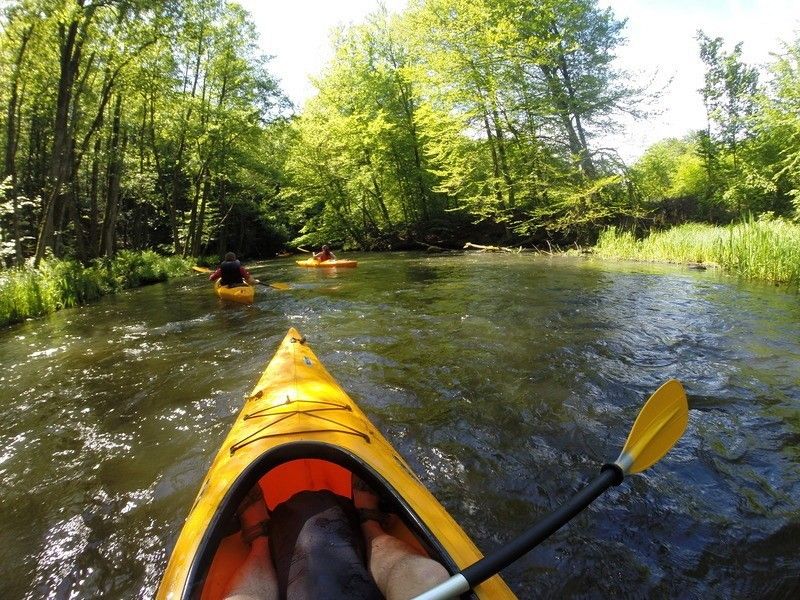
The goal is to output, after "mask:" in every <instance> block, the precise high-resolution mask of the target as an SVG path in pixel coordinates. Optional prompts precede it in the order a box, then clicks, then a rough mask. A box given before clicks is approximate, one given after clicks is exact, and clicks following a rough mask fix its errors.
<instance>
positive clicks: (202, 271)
mask: <svg viewBox="0 0 800 600" xmlns="http://www.w3.org/2000/svg"><path fill="white" fill-rule="evenodd" d="M192 271H195V272H196V273H211V269H207V268H206V267H197V266H195V267H192Z"/></svg>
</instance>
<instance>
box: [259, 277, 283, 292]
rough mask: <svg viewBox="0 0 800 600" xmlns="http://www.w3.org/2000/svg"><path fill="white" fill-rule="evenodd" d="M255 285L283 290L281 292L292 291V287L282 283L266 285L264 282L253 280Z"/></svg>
mask: <svg viewBox="0 0 800 600" xmlns="http://www.w3.org/2000/svg"><path fill="white" fill-rule="evenodd" d="M253 283H256V284H258V285H263V286H264V287H271V288H273V289H276V290H281V291H286V290H290V289H292V286H290V285H289V284H288V283H282V282H275V283H270V284H266V283H264V282H262V281H259V280H258V279H253Z"/></svg>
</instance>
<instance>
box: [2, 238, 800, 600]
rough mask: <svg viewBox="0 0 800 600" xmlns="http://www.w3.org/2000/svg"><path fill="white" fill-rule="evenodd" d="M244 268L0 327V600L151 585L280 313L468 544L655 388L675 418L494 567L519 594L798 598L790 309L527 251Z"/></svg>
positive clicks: (516, 515)
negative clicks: (678, 418) (677, 429)
mask: <svg viewBox="0 0 800 600" xmlns="http://www.w3.org/2000/svg"><path fill="white" fill-rule="evenodd" d="M295 258H296V257H290V258H287V259H280V260H278V261H270V262H267V263H257V264H249V265H247V266H248V267H249V268H251V271H252V272H253V274H254V275H255V276H256V277H258V278H259V279H260V280H261V281H263V282H265V283H271V282H285V283H288V284H289V288H290V289H288V290H277V289H272V288H271V289H266V288H263V287H259V289H258V290H257V292H256V297H255V302H254V303H253V304H252V305H250V306H245V305H240V304H233V303H227V302H224V301H221V300H219V299H218V298H216V297H215V296H214V294H213V292H212V290H211V286H210V284H208V282H207V281H206V280H205V278H204V277H202V276H197V277H196V278H192V277H187V278H184V279H179V280H175V281H172V282H168V283H165V284H158V285H154V286H150V287H145V288H141V289H138V290H132V291H129V292H126V293H124V294H120V295H118V296H115V297H111V298H105V299H103V300H102V301H100V302H98V303H95V304H91V305H89V306H84V307H81V308H78V309H70V310H65V311H61V312H59V313H56V314H55V315H52V316H50V317H48V318H46V319H41V320H37V321H30V322H27V323H24V324H21V325H17V326H14V327H11V328H6V329H3V330H0V364H1V365H2V367H3V369H2V372H1V373H0V417H1V418H0V441H1V442H2V444H1V445H0V597H2V598H31V599H38V598H70V597H80V598H89V597H108V598H150V597H152V596H153V594H154V593H155V589H156V587H157V585H158V582H159V579H160V576H161V572H162V570H163V568H164V566H165V564H166V560H167V557H168V553H169V551H170V549H171V547H172V544H173V543H174V540H175V538H176V536H177V534H178V531H179V529H180V526H181V524H182V522H183V519H184V518H185V517H186V514H187V512H188V509H189V506H190V504H191V502H192V500H193V499H194V496H195V494H196V493H197V490H198V487H199V484H200V482H201V480H202V478H203V476H204V475H205V472H206V470H207V468H208V465H209V464H210V462H211V459H212V457H213V455H214V454H215V453H216V451H217V449H218V447H219V444H220V443H221V441H222V440H223V438H224V437H225V435H226V433H227V431H228V429H229V427H230V425H231V424H232V422H233V420H234V417H235V415H236V414H237V413H238V411H239V409H240V408H241V404H242V400H243V398H244V395H245V394H246V393H247V392H249V391H250V389H251V388H252V386H253V385H254V383H255V382H256V381H257V380H258V377H259V375H260V374H261V371H262V370H263V368H264V365H265V364H266V362H267V361H268V360H269V358H271V356H272V354H273V353H274V351H275V349H276V348H277V346H278V343H279V342H280V340H281V339H282V337H283V336H284V334H285V333H286V330H287V329H288V328H289V327H290V326H295V327H297V328H298V329H299V330H300V331H301V332H302V333H304V334H305V335H306V336H307V337H308V338H309V340H310V342H311V343H312V345H313V348H314V350H315V352H316V353H317V355H318V356H319V358H320V359H321V360H322V362H323V363H324V364H325V365H326V367H327V369H328V370H329V371H330V372H331V374H332V375H333V376H334V377H335V378H336V379H337V380H338V381H339V383H340V384H341V385H342V387H344V388H345V389H346V390H347V391H348V392H349V394H350V395H351V396H352V397H353V398H354V399H355V400H356V401H357V402H358V403H359V405H360V406H361V407H362V409H363V410H364V411H365V412H366V413H367V414H368V415H369V417H370V418H371V419H372V420H373V422H374V423H375V424H376V425H377V426H378V427H379V428H380V429H381V430H382V432H383V433H384V435H385V437H386V438H387V439H388V440H389V441H390V442H391V443H392V444H393V445H394V446H395V447H396V448H397V450H398V451H399V452H400V453H401V454H402V455H403V456H404V457H405V458H406V460H407V461H408V462H409V464H410V465H411V466H412V468H413V469H414V470H415V472H416V473H417V475H419V477H420V478H421V479H422V480H423V482H424V483H425V484H426V485H427V486H428V487H429V489H430V490H431V491H432V492H433V493H434V495H435V496H436V497H437V498H438V499H439V500H440V501H441V502H442V503H443V504H444V505H445V507H446V508H447V509H448V510H449V511H450V512H451V514H452V515H453V516H454V517H455V518H456V520H458V521H459V522H460V523H461V525H462V526H463V527H464V529H465V530H466V531H467V533H468V534H470V535H471V536H472V538H473V540H474V541H475V542H476V544H477V545H478V547H480V548H481V549H482V550H483V551H484V552H489V551H491V550H492V549H494V548H497V547H498V546H500V545H501V544H502V543H503V542H504V541H506V540H510V539H511V538H513V537H514V536H515V535H517V534H518V533H519V532H520V531H521V530H522V529H524V528H525V527H527V526H529V525H531V524H533V523H534V522H535V521H536V520H537V518H539V517H541V516H543V515H544V514H546V513H547V512H549V511H550V510H552V509H554V508H556V507H557V506H558V505H559V504H560V502H562V501H563V500H565V499H568V498H569V497H571V495H572V494H573V493H574V492H575V491H577V490H578V489H579V488H580V487H581V486H582V485H583V484H585V483H586V482H588V481H589V480H590V479H591V478H592V477H593V476H594V475H595V474H596V473H597V471H598V469H599V467H600V466H601V465H602V463H603V462H606V461H608V460H613V459H615V458H616V456H617V454H618V452H619V450H620V448H621V447H622V445H623V443H624V441H625V437H626V436H627V434H628V431H629V429H630V427H631V426H632V424H633V421H634V419H635V417H636V414H637V412H638V408H639V407H640V406H641V404H642V403H643V402H644V400H645V399H646V398H647V397H648V396H649V394H651V393H652V392H653V391H654V390H655V389H656V388H657V387H658V386H659V385H660V384H661V383H662V382H663V381H665V380H666V379H669V378H672V377H675V378H678V379H680V380H681V381H683V382H684V384H685V386H686V389H687V393H688V395H689V407H690V413H689V426H688V429H687V432H686V434H685V435H684V437H683V439H682V440H681V441H680V442H679V443H678V445H677V446H676V448H675V449H673V451H672V452H671V453H670V454H668V455H667V456H666V457H665V458H664V459H663V460H662V461H661V462H660V463H658V464H657V465H656V466H655V467H653V468H652V469H650V470H648V471H646V472H645V473H643V474H642V475H638V476H632V477H629V478H628V479H627V480H626V481H625V482H624V483H623V484H622V485H621V486H620V487H619V488H615V489H613V490H611V491H609V492H608V493H607V494H605V495H604V496H602V497H601V498H600V499H598V500H597V501H596V502H595V503H594V504H593V505H592V506H591V507H590V508H589V509H588V510H587V511H585V512H584V513H582V514H581V515H579V516H578V517H577V518H575V519H574V520H573V521H572V522H571V523H570V524H569V525H568V526H567V527H565V528H564V529H562V530H561V531H559V532H558V533H556V534H555V535H554V536H553V537H552V538H550V539H549V540H548V541H546V542H544V543H543V544H542V545H541V546H539V547H538V548H536V549H535V550H534V551H532V552H531V553H529V554H528V555H527V556H525V557H524V558H523V559H521V560H520V561H519V562H517V563H516V564H514V565H513V566H512V567H509V568H508V569H507V570H506V571H505V572H504V578H505V580H506V581H507V583H508V584H509V585H510V586H511V588H512V589H513V590H514V591H515V592H516V593H517V594H518V595H519V596H520V598H534V597H536V598H539V597H542V598H564V597H580V598H587V597H588V598H595V597H596V598H608V597H681V598H685V597H704V598H731V597H739V598H744V597H748V598H749V597H759V598H763V597H792V596H794V595H795V594H796V593H797V592H798V590H800V552H798V549H800V542H798V540H799V539H800V460H798V459H800V366H798V365H800V298H799V297H798V295H797V294H795V293H793V292H788V291H786V290H782V289H780V288H774V287H771V286H764V285H758V284H745V283H741V282H738V281H736V280H735V279H730V278H726V277H724V276H721V275H719V274H716V273H714V272H711V271H705V272H699V271H692V270H688V269H685V268H682V267H676V266H667V265H646V264H637V263H614V262H603V261H594V260H585V259H571V258H569V259H568V258H543V257H533V256H530V255H506V254H503V255H493V254H470V255H461V254H458V255H425V254H418V253H399V254H356V255H349V256H347V257H346V258H353V259H357V260H358V261H359V267H358V269H342V270H327V269H313V270H309V269H303V268H301V267H297V266H296V265H295V264H294V259H295Z"/></svg>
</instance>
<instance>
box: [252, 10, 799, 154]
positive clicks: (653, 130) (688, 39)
mask: <svg viewBox="0 0 800 600" xmlns="http://www.w3.org/2000/svg"><path fill="white" fill-rule="evenodd" d="M237 1H238V2H239V3H240V4H241V5H242V6H244V7H245V8H246V9H247V10H248V11H249V12H250V13H251V15H252V16H253V21H254V22H255V24H256V27H257V28H258V31H259V34H260V36H261V39H260V46H261V48H262V49H263V51H264V52H265V53H267V54H270V55H272V56H273V57H274V58H273V60H272V62H271V63H270V64H271V72H272V73H273V74H275V75H276V76H277V77H278V79H279V80H280V82H281V87H282V89H283V90H284V91H285V92H286V93H287V94H288V96H289V97H290V98H291V99H292V101H293V102H294V103H295V104H296V105H297V106H300V107H301V106H302V104H303V102H304V101H305V100H306V99H308V98H309V97H311V96H312V95H313V94H314V92H315V90H314V86H313V84H312V83H311V81H310V79H309V78H310V77H312V76H314V75H317V74H319V73H320V72H321V71H322V69H323V68H324V66H325V64H326V62H327V61H328V60H329V59H330V57H331V48H330V31H331V30H332V28H334V27H336V26H339V25H347V24H351V23H359V22H361V21H362V20H363V19H364V18H365V17H366V16H367V15H368V14H369V13H371V12H373V11H374V10H375V9H376V8H377V7H378V1H377V0H290V1H288V2H287V1H286V0H237ZM598 1H599V5H600V6H602V7H606V6H609V7H611V8H612V10H613V11H614V14H615V15H616V17H617V18H618V19H627V26H626V28H625V30H624V35H625V37H626V38H627V42H626V43H625V44H624V45H623V46H622V47H621V48H620V49H619V51H618V53H617V54H618V59H619V67H621V68H623V69H625V70H627V71H629V72H630V73H631V74H632V76H633V80H634V81H641V82H650V81H653V82H654V87H653V90H654V91H656V90H663V91H662V92H661V93H660V94H659V98H658V99H657V101H656V103H655V104H654V105H653V106H652V115H651V116H650V117H649V118H648V119H647V120H646V121H645V122H641V121H640V122H625V123H623V130H622V131H620V132H619V133H617V134H615V135H613V136H608V137H606V138H604V139H603V140H602V141H601V142H599V143H602V145H603V146H613V147H616V148H617V149H618V150H619V152H620V155H621V156H622V158H624V159H625V160H626V161H628V162H630V161H633V160H634V159H635V158H636V157H638V156H639V155H641V153H642V152H643V151H644V150H645V149H646V148H647V147H648V146H649V145H651V144H653V143H655V142H657V141H658V140H660V139H663V138H665V137H670V136H672V137H681V136H683V135H685V134H686V133H688V132H690V131H692V130H695V129H701V128H703V127H704V124H705V112H704V109H703V103H702V100H701V98H700V95H699V93H698V91H697V90H698V89H699V88H700V87H702V85H703V65H702V63H701V61H700V58H699V53H698V45H697V41H696V39H695V36H696V33H697V30H698V29H702V30H703V31H704V32H705V33H706V35H708V36H709V37H712V38H713V37H717V36H719V37H722V38H723V39H724V40H725V42H726V49H727V50H732V49H733V46H734V44H735V43H737V42H743V57H744V60H745V62H747V63H749V64H753V65H755V64H765V63H767V62H769V61H770V53H774V52H779V51H780V49H781V42H790V41H792V40H793V39H795V38H796V37H797V36H799V35H800V0H598ZM383 3H384V4H385V5H386V7H387V9H389V10H390V11H396V12H398V11H402V10H403V9H404V8H405V7H406V6H407V4H408V2H407V0H383ZM665 86H666V87H665Z"/></svg>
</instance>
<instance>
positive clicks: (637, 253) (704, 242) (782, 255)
mask: <svg viewBox="0 0 800 600" xmlns="http://www.w3.org/2000/svg"><path fill="white" fill-rule="evenodd" d="M595 252H596V253H597V254H598V255H599V256H603V257H606V258H625V259H635V260H652V261H666V262H678V263H708V264H712V265H718V266H719V267H721V268H722V269H724V270H726V271H729V272H731V273H734V274H736V275H738V276H741V277H744V278H747V279H756V280H761V281H769V282H774V283H786V284H789V285H792V286H795V287H797V286H800V225H796V224H793V223H790V222H788V221H786V220H785V219H776V218H772V217H771V216H770V215H769V214H765V215H764V216H763V217H762V218H760V219H750V220H748V221H746V222H743V223H738V224H732V225H728V226H726V227H714V226H711V225H705V224H700V223H687V224H686V225H681V226H679V227H675V228H673V229H669V230H667V231H662V232H655V233H651V234H650V235H648V236H647V237H645V238H643V239H637V238H636V237H635V236H634V235H633V234H632V233H631V232H628V231H620V230H618V229H616V228H613V227H612V228H609V229H606V230H605V231H603V232H602V233H601V234H600V238H599V240H598V242H597V246H596V247H595Z"/></svg>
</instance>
